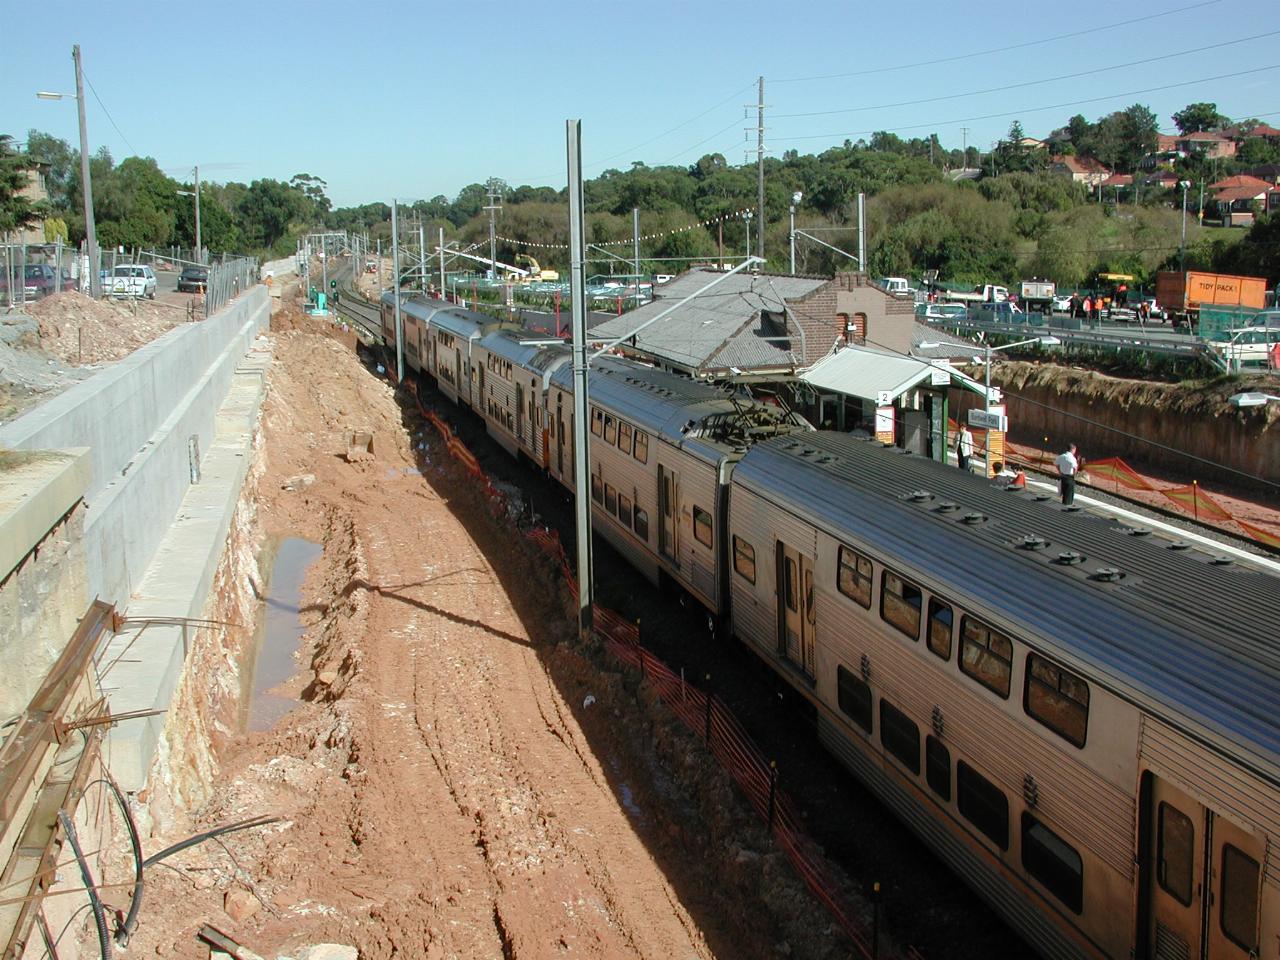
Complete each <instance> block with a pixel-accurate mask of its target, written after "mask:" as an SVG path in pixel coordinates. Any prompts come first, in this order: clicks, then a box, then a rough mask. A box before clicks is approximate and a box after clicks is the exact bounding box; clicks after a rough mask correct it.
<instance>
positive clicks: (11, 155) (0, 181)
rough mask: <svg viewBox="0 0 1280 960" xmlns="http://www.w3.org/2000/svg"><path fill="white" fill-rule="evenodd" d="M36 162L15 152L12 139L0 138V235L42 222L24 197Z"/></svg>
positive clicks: (34, 207) (0, 135) (28, 199)
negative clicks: (38, 221) (23, 191)
mask: <svg viewBox="0 0 1280 960" xmlns="http://www.w3.org/2000/svg"><path fill="white" fill-rule="evenodd" d="M35 166H36V162H35V160H34V158H32V157H31V156H30V155H29V154H23V153H19V152H18V151H17V150H15V149H14V148H13V137H11V136H9V135H8V134H0V235H4V234H7V233H9V232H10V231H13V230H19V229H21V228H23V227H26V226H30V225H31V224H32V223H35V221H36V220H38V219H39V218H40V214H39V211H38V210H37V209H36V206H35V204H34V203H32V202H31V198H30V197H26V196H23V195H22V193H21V191H22V190H24V189H25V188H26V186H27V183H28V182H29V177H30V175H29V173H28V171H29V170H33V169H35Z"/></svg>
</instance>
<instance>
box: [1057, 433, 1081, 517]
mask: <svg viewBox="0 0 1280 960" xmlns="http://www.w3.org/2000/svg"><path fill="white" fill-rule="evenodd" d="M1054 463H1055V464H1056V465H1057V467H1058V488H1059V489H1060V490H1061V491H1062V503H1063V505H1064V506H1068V507H1069V506H1071V502H1072V501H1073V500H1075V498H1076V474H1077V473H1078V472H1079V471H1080V460H1079V459H1078V458H1077V457H1076V445H1075V444H1074V443H1071V444H1068V445H1067V450H1066V452H1065V453H1060V454H1058V459H1057V460H1055V461H1054Z"/></svg>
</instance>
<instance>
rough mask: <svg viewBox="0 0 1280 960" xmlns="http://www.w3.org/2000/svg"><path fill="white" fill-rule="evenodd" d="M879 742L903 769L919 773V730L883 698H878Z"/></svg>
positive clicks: (910, 720) (908, 718) (912, 721)
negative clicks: (898, 761) (899, 761)
mask: <svg viewBox="0 0 1280 960" xmlns="http://www.w3.org/2000/svg"><path fill="white" fill-rule="evenodd" d="M880 742H881V743H883V744H884V748H885V749H886V750H888V751H889V752H890V753H891V754H893V755H894V756H895V757H897V758H898V759H899V760H901V761H902V765H903V766H904V767H906V768H907V769H908V770H910V771H911V772H912V773H914V774H919V773H920V728H919V727H918V726H916V723H915V721H914V720H912V719H911V718H910V717H908V716H907V715H906V714H905V713H903V712H902V711H901V710H899V709H898V708H897V707H895V706H894V705H893V704H891V703H890V702H889V701H888V700H886V699H885V698H884V697H881V698H880Z"/></svg>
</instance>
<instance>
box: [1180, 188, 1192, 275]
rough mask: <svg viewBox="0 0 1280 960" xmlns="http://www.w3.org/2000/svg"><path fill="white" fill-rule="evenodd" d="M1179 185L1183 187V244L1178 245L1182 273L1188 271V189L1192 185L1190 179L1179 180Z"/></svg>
mask: <svg viewBox="0 0 1280 960" xmlns="http://www.w3.org/2000/svg"><path fill="white" fill-rule="evenodd" d="M1178 186H1180V187H1181V188H1182V245H1181V246H1179V247H1178V270H1179V271H1180V272H1182V273H1186V272H1187V190H1188V189H1189V188H1190V187H1191V181H1190V180H1180V181H1178Z"/></svg>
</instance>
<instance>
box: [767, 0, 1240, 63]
mask: <svg viewBox="0 0 1280 960" xmlns="http://www.w3.org/2000/svg"><path fill="white" fill-rule="evenodd" d="M1220 2H1221V0H1202V2H1200V3H1193V4H1190V5H1188V6H1185V7H1175V8H1174V9H1172V10H1162V11H1161V12H1159V13H1149V14H1145V15H1144V16H1141V17H1134V18H1133V19H1131V20H1108V21H1107V22H1106V23H1105V24H1103V25H1102V26H1098V27H1086V28H1085V29H1083V30H1075V31H1072V32H1070V33H1059V34H1056V35H1054V36H1052V37H1039V38H1037V39H1035V40H1024V41H1022V42H1021V43H1011V44H1007V45H1005V46H1003V47H992V48H990V49H988V50H975V51H973V52H972V53H958V54H955V55H954V56H950V57H936V58H934V59H932V60H925V61H923V62H922V61H920V60H913V61H911V62H909V63H901V64H894V65H892V66H887V67H868V68H867V69H865V70H855V71H853V72H852V73H827V74H821V75H818V76H812V77H786V78H784V79H782V80H773V79H770V81H769V82H770V83H808V82H810V81H814V80H843V79H846V78H848V77H867V76H871V75H873V74H877V73H891V72H893V71H895V70H919V69H921V68H922V67H934V66H938V65H940V64H944V63H958V62H959V61H961V60H971V59H973V58H974V57H985V56H987V55H988V54H992V53H1006V52H1008V51H1010V50H1023V49H1026V48H1027V47H1037V46H1043V45H1045V44H1049V43H1057V42H1058V41H1059V40H1074V39H1076V38H1077V37H1084V36H1088V35H1089V34H1092V33H1114V32H1115V31H1116V30H1118V29H1119V28H1121V27H1128V26H1132V25H1133V24H1135V23H1145V22H1147V21H1150V20H1163V19H1165V18H1167V17H1170V16H1173V15H1174V14H1176V13H1186V12H1187V11H1189V10H1199V9H1201V8H1203V7H1211V6H1213V5H1215V4H1217V3H1220Z"/></svg>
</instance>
